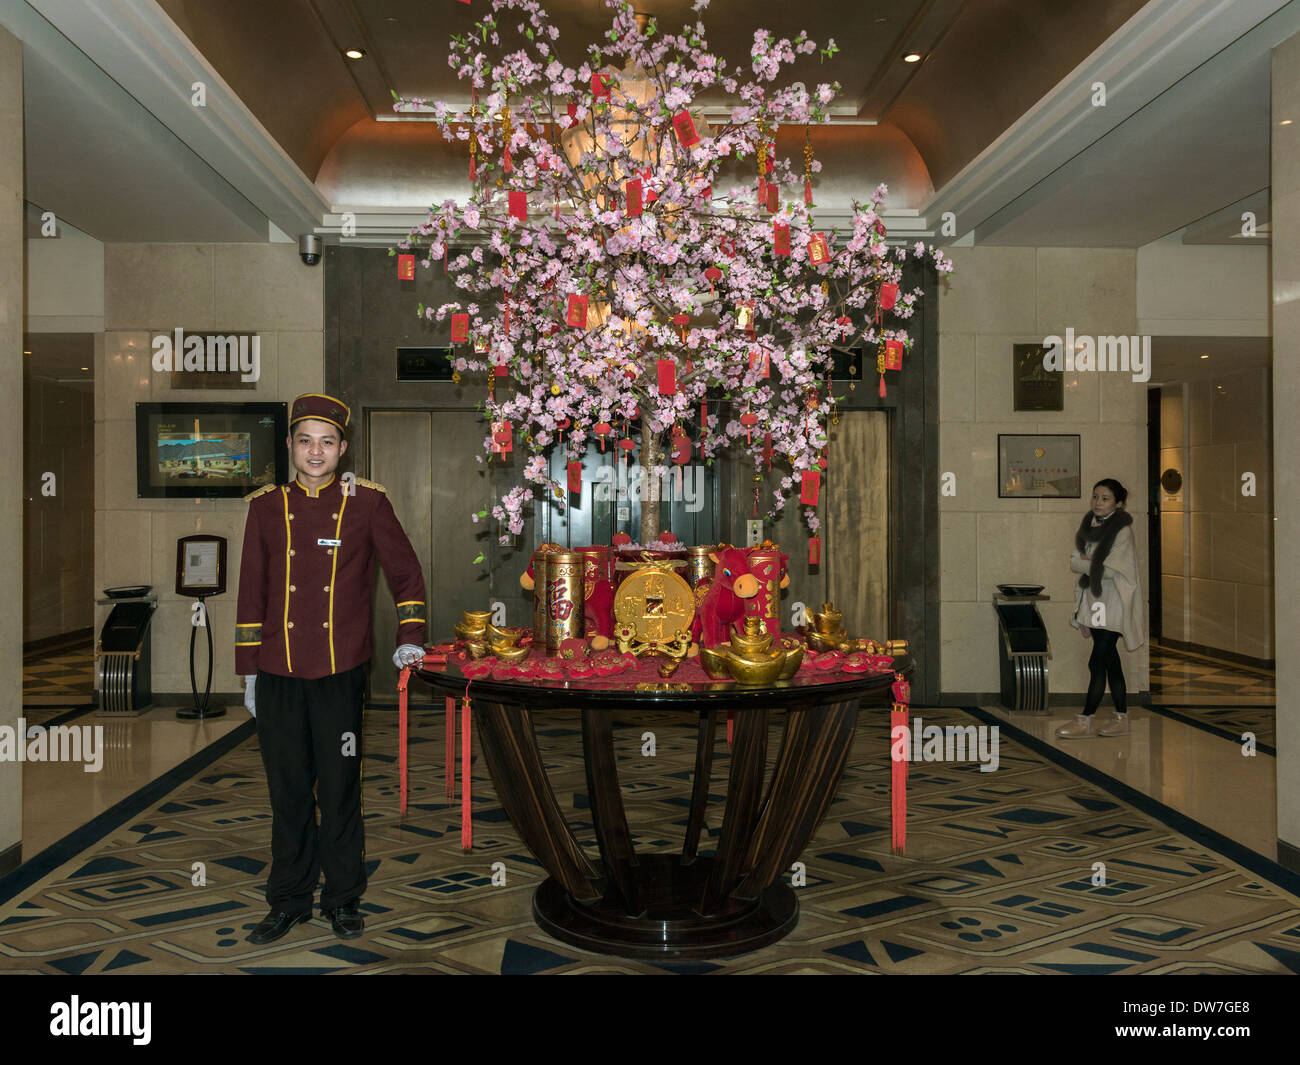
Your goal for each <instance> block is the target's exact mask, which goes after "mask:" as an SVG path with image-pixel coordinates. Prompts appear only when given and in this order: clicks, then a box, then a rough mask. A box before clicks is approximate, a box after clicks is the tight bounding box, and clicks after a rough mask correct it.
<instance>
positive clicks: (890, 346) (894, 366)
mask: <svg viewBox="0 0 1300 1065" xmlns="http://www.w3.org/2000/svg"><path fill="white" fill-rule="evenodd" d="M902 368H903V342H902V341H901V340H886V341H885V369H886V370H901V369H902Z"/></svg>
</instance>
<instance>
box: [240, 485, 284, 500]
mask: <svg viewBox="0 0 1300 1065" xmlns="http://www.w3.org/2000/svg"><path fill="white" fill-rule="evenodd" d="M278 487H280V486H279V485H277V484H264V485H262V487H261V488H259V489H258V490H257V491H256V492H249V493H248V495H246V496H244V500H245V502H247V501H248V500H250V499H256V498H257V497H258V496H264V495H266V493H267V492H274V491H275V490H276V489H277V488H278Z"/></svg>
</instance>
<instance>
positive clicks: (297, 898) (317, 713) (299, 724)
mask: <svg viewBox="0 0 1300 1065" xmlns="http://www.w3.org/2000/svg"><path fill="white" fill-rule="evenodd" d="M365 687H366V667H365V666H364V665H360V666H357V667H356V668H355V669H350V670H348V671H347V672H346V673H334V674H332V675H331V676H328V677H321V678H320V679H318V680H304V679H302V678H299V677H281V676H278V675H277V674H274V673H260V672H259V673H258V674H257V686H256V694H255V696H254V699H255V705H256V708H257V740H258V743H259V744H260V745H261V748H262V764H263V765H264V766H265V767H266V781H267V785H268V786H269V789H270V792H271V875H270V876H269V877H268V879H267V884H266V901H267V902H268V903H269V904H270V906H271V908H272V909H276V910H284V911H285V912H286V913H294V914H296V913H309V912H311V905H312V898H313V896H314V895H315V893H316V882H317V880H318V879H320V874H321V872H324V874H325V886H324V888H323V889H322V890H321V896H320V905H321V909H322V910H332V909H334V908H335V907H338V906H341V905H343V903H345V902H349V901H351V900H352V899H355V898H360V896H361V894H362V893H363V892H364V891H365V890H366V870H365V861H364V851H365V831H364V829H363V827H362V823H361V753H362V752H361V702H362V697H363V695H364V693H365ZM313 789H315V791H314V794H313ZM318 806H319V807H320V825H319V827H317V824H316V808H317V807H318Z"/></svg>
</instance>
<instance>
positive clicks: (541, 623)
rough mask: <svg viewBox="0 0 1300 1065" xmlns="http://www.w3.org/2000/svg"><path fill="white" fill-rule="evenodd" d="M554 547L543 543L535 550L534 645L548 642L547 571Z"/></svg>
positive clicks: (533, 566) (539, 645)
mask: <svg viewBox="0 0 1300 1065" xmlns="http://www.w3.org/2000/svg"><path fill="white" fill-rule="evenodd" d="M552 550H553V549H552V548H551V546H550V545H549V544H543V545H542V546H541V547H539V548H538V549H537V550H536V551H534V552H533V558H532V568H533V646H534V647H541V646H543V645H544V644H545V643H546V573H547V564H548V563H549V561H550V558H551V552H552Z"/></svg>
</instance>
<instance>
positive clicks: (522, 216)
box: [507, 189, 528, 222]
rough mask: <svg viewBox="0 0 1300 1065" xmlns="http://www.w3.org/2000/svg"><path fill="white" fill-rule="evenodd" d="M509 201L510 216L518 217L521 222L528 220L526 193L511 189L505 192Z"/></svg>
mask: <svg viewBox="0 0 1300 1065" xmlns="http://www.w3.org/2000/svg"><path fill="white" fill-rule="evenodd" d="M507 198H508V199H509V201H510V217H511V218H518V219H519V221H521V222H527V221H528V193H526V192H520V191H519V190H517V189H511V190H510V192H509V193H507Z"/></svg>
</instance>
